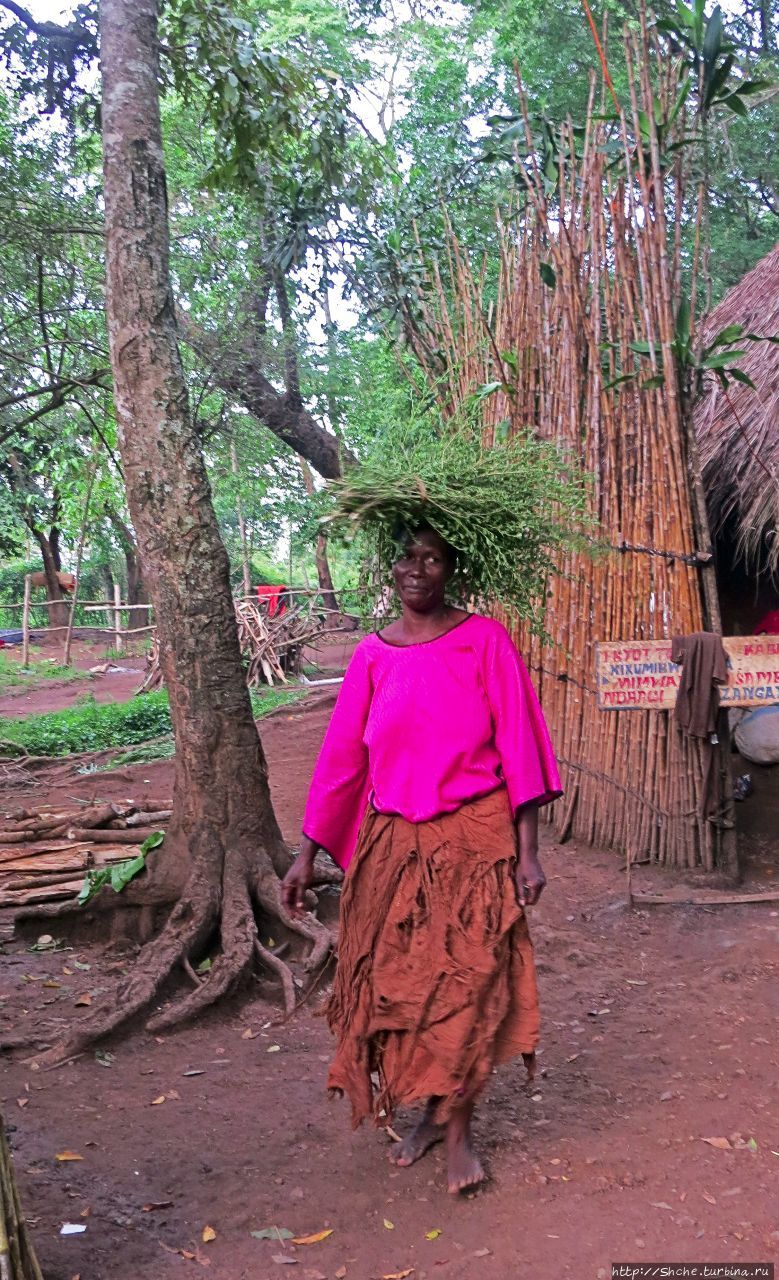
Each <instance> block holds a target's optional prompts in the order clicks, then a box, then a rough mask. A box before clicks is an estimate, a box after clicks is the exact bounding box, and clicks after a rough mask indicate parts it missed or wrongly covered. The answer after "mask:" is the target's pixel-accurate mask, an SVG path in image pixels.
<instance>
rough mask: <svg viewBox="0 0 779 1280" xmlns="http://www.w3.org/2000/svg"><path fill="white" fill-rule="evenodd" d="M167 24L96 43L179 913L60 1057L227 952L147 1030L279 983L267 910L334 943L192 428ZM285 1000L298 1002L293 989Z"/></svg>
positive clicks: (128, 419)
mask: <svg viewBox="0 0 779 1280" xmlns="http://www.w3.org/2000/svg"><path fill="white" fill-rule="evenodd" d="M157 11H158V4H157V0H102V4H101V22H100V27H101V64H102V71H103V116H102V121H103V153H104V176H105V225H106V268H107V295H106V304H107V318H108V337H109V347H110V352H111V366H112V370H113V378H114V396H115V402H116V414H117V420H118V426H119V441H120V448H121V453H122V462H123V466H124V473H125V483H126V486H127V501H128V505H129V508H130V514H131V517H132V521H133V525H134V528H135V531H136V534H137V538H138V545H139V549H140V553H141V559H142V563H143V568H144V576H145V578H146V583H147V586H148V588H149V592H150V594H151V598H152V601H153V602H154V606H155V610H156V617H157V629H158V635H159V641H160V657H161V662H162V668H163V672H164V676H165V682H166V685H167V688H168V693H169V695H170V709H171V719H172V721H173V731H174V735H175V741H176V756H175V781H174V796H173V816H172V818H171V823H170V826H169V828H168V834H167V836H166V840H165V844H164V846H163V849H162V851H161V854H160V856H159V857H155V861H154V867H153V869H152V871H151V872H150V873H149V876H148V882H147V884H146V886H145V892H146V896H147V898H148V899H149V900H154V899H155V898H156V900H157V901H159V900H163V901H164V900H165V899H167V900H168V901H171V900H175V906H174V907H173V909H172V911H171V913H170V916H169V917H168V921H167V923H166V925H165V927H164V929H163V931H162V933H161V934H160V936H159V937H158V938H156V939H154V940H153V941H151V942H150V943H148V944H147V945H146V947H144V949H143V951H142V952H141V955H140V957H139V959H138V962H137V963H136V964H135V965H134V966H133V970H132V973H131V974H130V976H129V978H127V979H126V980H125V981H124V982H123V983H122V984H121V985H120V987H119V989H118V990H117V992H116V993H115V995H114V997H113V1001H112V1002H111V1003H109V1005H108V1006H107V1007H105V1008H103V1009H101V1010H98V1011H97V1012H96V1013H95V1015H94V1016H93V1017H92V1018H91V1019H90V1021H89V1023H88V1025H87V1026H86V1027H85V1029H84V1031H83V1033H81V1034H78V1035H77V1037H75V1038H74V1039H72V1040H71V1041H69V1042H68V1043H67V1044H66V1045H64V1046H59V1047H58V1049H57V1050H56V1051H55V1054H56V1055H57V1056H59V1055H61V1054H62V1053H63V1052H66V1053H67V1054H71V1053H73V1052H74V1051H76V1052H77V1051H78V1050H79V1048H80V1047H82V1046H83V1045H84V1044H85V1043H89V1042H90V1041H92V1040H94V1039H95V1038H96V1037H97V1036H102V1035H105V1034H106V1033H107V1032H108V1031H110V1030H113V1029H114V1028H115V1027H116V1026H118V1025H119V1023H121V1022H123V1021H124V1020H125V1019H126V1018H128V1017H130V1016H131V1015H132V1014H134V1013H136V1012H137V1011H138V1010H139V1009H143V1008H144V1007H146V1006H148V1004H149V1003H150V1002H151V1001H153V1000H154V998H155V996H156V995H157V992H158V991H159V988H160V986H161V984H162V983H163V982H164V981H165V979H166V978H167V977H168V976H169V975H170V973H171V972H172V971H173V970H175V969H176V968H177V966H186V965H190V972H191V964H190V962H191V961H193V960H195V961H197V960H199V959H201V958H202V957H203V956H204V955H205V954H206V951H208V952H209V953H211V954H212V953H213V952H214V951H215V952H216V957H215V959H214V961H213V965H212V967H211V969H210V972H209V974H208V977H207V979H206V980H205V981H204V982H202V983H201V984H199V985H197V986H196V987H195V989H194V990H191V991H190V993H189V994H188V995H187V996H186V997H185V998H184V999H183V1000H181V1001H180V1002H178V1003H174V1005H173V1006H172V1007H171V1008H168V1009H167V1010H164V1011H163V1012H162V1013H161V1014H159V1013H158V1014H157V1015H156V1016H155V1017H154V1018H152V1020H151V1022H150V1023H149V1025H150V1026H153V1027H155V1028H157V1027H162V1026H169V1025H171V1024H172V1023H173V1022H175V1021H178V1020H179V1019H180V1018H182V1017H184V1016H191V1015H192V1014H194V1013H195V1012H197V1011H199V1010H200V1009H202V1008H203V1007H204V1006H205V1005H207V1004H209V1003H211V1002H212V1001H213V1000H214V999H216V998H217V997H218V996H220V995H221V994H223V993H224V992H226V991H228V990H229V989H230V988H231V987H233V986H234V985H235V984H236V982H237V981H238V980H239V979H241V978H242V977H243V976H244V975H245V974H246V973H247V971H248V970H249V969H250V967H251V966H252V964H253V962H254V960H255V959H256V958H259V959H260V961H261V962H264V963H265V964H266V965H269V966H270V967H272V968H273V969H274V970H275V971H276V972H277V973H279V971H280V970H283V969H284V968H285V966H284V965H283V962H281V961H280V960H278V958H277V957H275V956H273V955H272V954H271V953H269V952H268V951H267V950H266V949H264V948H263V947H262V946H261V944H260V942H259V939H258V933H257V926H256V922H255V915H254V908H255V907H257V908H259V909H260V910H262V911H265V912H266V913H269V914H273V915H275V916H276V917H279V916H280V917H281V918H282V919H283V920H284V923H285V924H286V925H287V927H288V928H292V929H294V930H295V931H296V932H298V933H302V934H303V936H304V937H307V938H309V939H310V940H311V941H313V942H314V948H313V951H312V954H311V956H310V957H309V963H317V964H318V963H319V962H320V960H321V959H322V958H323V957H324V956H325V955H326V954H327V950H328V947H329V942H330V937H329V934H328V933H327V931H326V930H325V929H324V928H323V926H322V925H320V924H318V923H317V922H316V921H314V920H313V919H312V918H307V919H306V920H305V921H303V922H302V923H301V922H299V921H292V920H291V919H290V918H289V917H287V916H286V914H285V913H284V911H283V907H282V905H281V898H280V882H279V879H278V875H277V873H276V871H277V869H278V868H281V867H283V866H284V865H286V862H287V852H286V850H285V847H284V845H283V842H282V838H281V834H280V832H279V828H278V825H277V823H276V818H275V815H274V813H273V808H272V805H271V801H270V793H269V789H268V773H267V767H266V763H265V757H264V755H263V751H262V746H261V744H260V739H259V736H258V734H257V730H256V727H255V724H254V720H253V718H252V711H251V703H250V700H249V693H248V690H247V688H246V682H245V678H244V672H243V667H242V664H241V657H240V651H239V647H238V636H237V629H236V622H235V610H234V608H233V601H232V597H231V592H230V576H229V564H228V558H227V553H226V551H225V548H224V545H223V543H222V540H221V538H220V535H219V530H218V527H217V523H216V518H215V515H214V510H213V506H212V503H211V494H210V490H209V486H208V480H207V478H206V472H205V467H204V464H203V459H202V456H201V453H200V448H199V444H198V439H197V435H196V433H195V431H194V429H193V424H192V420H191V417H190V412H189V405H188V400H187V389H186V383H185V379H184V373H183V369H182V365H181V360H180V356H179V349H178V344H177V336H176V323H175V315H174V307H173V298H172V294H171V288H170V279H169V272H168V250H169V245H168V220H167V201H166V190H165V170H164V162H163V151H162V136H161V127H160V113H159V89H158V86H159V66H158V37H157ZM144 879H146V877H144ZM143 891H144V887H143V886H142V887H141V892H142V893H143ZM130 900H132V898H131V899H130ZM280 976H282V975H280ZM285 994H286V996H287V1002H288V1004H289V1003H290V1001H291V999H293V998H294V994H293V987H292V982H291V978H290V977H289V976H288V975H287V977H286V981H285Z"/></svg>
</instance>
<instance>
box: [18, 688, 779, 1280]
mask: <svg viewBox="0 0 779 1280" xmlns="http://www.w3.org/2000/svg"><path fill="white" fill-rule="evenodd" d="M333 697H334V694H333V693H331V692H330V691H328V690H325V691H320V692H318V693H314V694H312V695H309V700H308V701H307V703H306V704H305V705H303V706H301V707H299V708H296V709H295V710H294V711H288V710H284V711H281V712H279V713H277V714H276V715H274V716H273V717H272V718H270V719H269V720H268V721H266V722H264V724H263V727H262V736H263V741H264V743H265V746H266V750H267V753H268V756H269V760H270V767H271V780H272V787H273V798H274V802H275V804H276V807H277V812H278V814H279V817H280V820H281V823H282V826H283V829H284V832H285V835H286V836H287V837H288V838H289V839H291V840H292V839H294V838H295V836H296V834H297V830H298V825H299V821H300V815H301V810H302V805H303V801H304V797H305V791H306V786H307V781H308V777H309V775H310V771H311V768H312V765H313V762H314V759H315V756H316V752H317V749H318V745H319V742H320V741H321V737H322V734H323V732H324V729H325V727H326V724H327V720H328V716H329V714H330V709H331V706H332V700H333ZM37 781H38V782H39V784H40V786H39V788H38V789H36V790H35V791H34V792H32V791H31V792H30V793H26V792H25V793H24V795H23V796H21V792H20V789H19V788H17V789H15V790H14V791H13V792H10V791H9V792H4V793H0V807H2V808H8V807H10V806H11V805H14V806H16V805H19V804H20V803H32V802H33V799H34V801H35V802H36V803H43V802H45V801H46V800H53V799H58V798H61V797H64V796H66V795H67V796H70V797H78V798H92V797H97V796H100V797H103V798H105V799H120V798H122V797H133V798H142V797H143V796H144V795H146V796H148V797H150V798H151V797H155V798H165V797H166V796H167V795H168V794H169V792H170V787H171V784H172V771H171V765H170V763H169V762H161V763H160V764H155V765H149V764H146V765H137V766H131V767H127V768H123V769H122V770H120V771H116V772H113V773H105V774H102V775H101V774H98V775H92V776H89V777H85V776H79V775H76V774H75V773H74V771H73V766H72V765H68V764H67V763H63V762H60V763H55V764H53V765H52V767H51V770H50V771H49V772H48V773H47V774H44V775H40V774H38V775H37ZM20 796H21V798H20ZM544 855H545V865H546V870H547V875H548V877H549V887H548V889H547V891H546V894H545V895H544V898H543V900H542V902H541V904H540V906H539V907H538V908H536V909H535V910H534V911H533V913H532V920H531V928H532V930H533V934H534V938H535V942H536V949H537V959H538V967H539V977H540V984H541V995H542V1002H543V1013H544V1037H543V1052H542V1055H541V1057H540V1064H541V1067H542V1073H541V1076H540V1078H537V1080H536V1084H535V1086H534V1087H533V1088H528V1087H527V1086H526V1085H525V1083H524V1079H523V1072H522V1070H521V1068H520V1067H519V1066H516V1065H513V1064H512V1065H509V1066H508V1067H505V1068H502V1069H501V1070H500V1071H499V1072H498V1073H497V1075H496V1076H495V1078H494V1082H493V1087H492V1088H491V1090H490V1093H489V1096H488V1098H487V1099H486V1100H485V1102H484V1104H483V1105H482V1107H481V1110H480V1114H479V1117H478V1125H477V1135H478V1139H479V1142H480V1145H481V1149H482V1151H483V1153H484V1154H485V1156H486V1160H487V1163H488V1166H489V1172H490V1175H491V1181H490V1182H489V1184H488V1185H487V1187H486V1188H485V1189H484V1190H482V1191H480V1192H478V1193H477V1194H474V1195H472V1196H467V1197H463V1198H462V1199H456V1200H455V1199H453V1198H452V1197H450V1196H448V1195H447V1193H446V1191H445V1184H444V1180H443V1165H442V1159H441V1154H440V1149H436V1150H435V1151H434V1152H432V1153H431V1154H430V1155H429V1156H428V1157H426V1159H425V1160H423V1161H421V1162H420V1163H419V1164H417V1165H415V1166H414V1167H413V1168H412V1169H408V1170H402V1171H401V1170H397V1169H395V1168H394V1167H393V1166H392V1165H391V1164H390V1163H389V1161H388V1160H387V1158H386V1155H387V1149H388V1147H389V1146H390V1145H391V1144H390V1140H389V1139H388V1137H387V1136H386V1134H384V1133H381V1132H376V1131H373V1130H370V1129H368V1128H365V1127H364V1128H363V1129H361V1130H359V1131H357V1132H352V1131H351V1130H350V1127H349V1118H348V1114H347V1107H346V1105H345V1104H344V1103H338V1102H336V1103H331V1102H330V1101H328V1099H327V1097H326V1095H325V1093H324V1089H323V1083H324V1075H325V1071H326V1063H327V1060H328V1052H329V1041H328V1033H327V1029H326V1026H325V1025H324V1021H323V1019H322V1018H320V1017H317V1016H316V1006H317V1002H318V1001H319V1000H320V995H319V993H318V994H317V996H316V997H315V998H314V999H313V1000H312V1001H310V1002H309V1004H307V1005H306V1006H305V1007H304V1008H303V1009H302V1011H301V1012H300V1013H299V1014H298V1015H296V1016H295V1017H294V1018H293V1019H292V1020H291V1021H290V1022H287V1023H281V1024H279V1023H278V1021H277V1019H278V1017H279V1011H278V1008H277V1007H276V1006H275V1005H274V1004H273V1003H270V1002H268V999H267V991H266V990H265V989H263V988H261V987H260V985H259V984H255V986H253V987H252V989H251V990H250V991H248V992H245V993H243V994H242V995H240V996H237V997H235V998H234V999H233V1000H231V1001H230V1002H229V1003H227V1004H225V1005H223V1006H222V1007H221V1008H220V1009H219V1010H218V1011H216V1012H213V1013H211V1014H209V1015H208V1016H206V1017H203V1018H201V1019H200V1020H199V1021H198V1022H197V1023H196V1024H195V1025H193V1026H189V1027H186V1028H183V1029H181V1030H179V1031H177V1032H174V1033H169V1034H167V1035H165V1036H161V1037H151V1036H149V1035H147V1034H146V1033H145V1032H143V1031H142V1030H141V1029H135V1031H134V1032H133V1033H132V1034H131V1035H128V1036H127V1037H126V1038H124V1039H121V1040H119V1041H118V1042H115V1043H112V1044H109V1045H107V1046H106V1050H107V1052H103V1053H98V1054H96V1055H91V1054H90V1055H89V1056H85V1057H82V1058H80V1059H78V1060H77V1061H75V1062H72V1063H70V1064H68V1065H65V1066H63V1067H60V1068H58V1069H56V1070H53V1071H45V1070H41V1069H36V1068H37V1063H36V1061H35V1059H34V1058H33V1059H29V1058H27V1059H26V1060H25V1059H24V1058H23V1056H20V1055H19V1054H18V1053H17V1054H15V1055H14V1056H13V1057H11V1058H9V1059H6V1060H5V1061H4V1064H3V1072H2V1086H1V1090H0V1091H1V1093H2V1110H3V1114H4V1117H5V1120H6V1122H7V1124H8V1126H9V1128H10V1131H11V1132H10V1140H11V1143H12V1147H13V1150H14V1154H15V1159H16V1165H17V1169H18V1174H19V1181H20V1185H21V1190H22V1194H23V1197H24V1201H25V1204H26V1207H27V1210H28V1214H29V1216H30V1218H31V1220H32V1223H33V1229H34V1236H35V1241H36V1245H37V1248H38V1251H39V1256H40V1260H41V1264H42V1267H43V1272H44V1275H45V1277H46V1280H73V1278H74V1277H77V1276H78V1277H80V1280H178V1277H187V1276H196V1275H201V1274H202V1275H204V1276H205V1277H207V1278H210V1280H244V1278H245V1280H283V1278H284V1277H287V1276H291V1277H292V1280H294V1278H295V1277H300V1280H341V1278H342V1277H344V1276H345V1277H347V1278H348V1280H373V1278H374V1277H376V1278H378V1277H384V1276H391V1275H400V1276H408V1277H409V1280H437V1277H439V1276H440V1277H441V1280H482V1277H485V1278H486V1280H519V1278H520V1277H523V1278H526V1280H589V1278H590V1277H592V1280H600V1278H602V1277H605V1276H607V1275H610V1274H611V1272H610V1263H611V1262H612V1261H619V1260H639V1261H644V1262H658V1261H682V1260H685V1261H708V1262H726V1261H728V1262H733V1261H736V1260H740V1261H751V1262H755V1261H768V1260H776V1259H777V1258H778V1257H779V1217H778V1215H777V1203H779V1197H778V1195H777V1187H778V1184H779V1178H778V1175H779V1070H777V1068H778V1067H779V1044H778V1041H777V1025H778V1019H777V1015H778V1014H779V983H777V960H778V959H779V946H778V944H779V910H777V909H774V906H773V905H772V904H765V905H751V906H734V907H724V908H723V907H720V908H650V909H645V910H638V911H636V910H633V911H629V910H628V909H627V908H626V906H625V903H624V887H623V882H624V874H623V872H622V871H621V869H620V867H619V864H618V862H617V860H616V859H615V858H614V856H613V855H608V854H605V853H602V852H599V851H597V850H592V849H588V848H582V847H578V846H576V845H575V844H567V845H565V846H564V847H560V846H559V845H557V844H556V843H555V842H554V840H553V839H552V838H551V837H550V835H549V834H548V833H546V835H545V837H544ZM760 855H761V858H762V866H763V871H764V872H767V871H771V870H774V869H775V865H776V858H777V851H776V846H775V845H774V846H773V847H771V846H769V845H766V844H765V843H763V844H761V846H760ZM772 858H773V860H774V862H773V864H771V860H772ZM642 876H643V881H642V887H650V886H651V887H655V888H656V887H658V886H659V885H660V884H666V883H667V882H668V877H666V876H662V875H661V874H660V873H659V872H656V871H653V872H649V871H647V870H644V871H642ZM777 905H779V904H777ZM40 932H41V933H43V932H44V928H43V927H41V929H40ZM55 933H56V931H55ZM57 936H59V935H57ZM79 939H80V940H79V941H78V943H77V944H73V949H63V950H60V951H57V952H34V951H30V950H29V949H28V945H27V943H23V942H21V941H19V940H16V941H11V942H6V954H5V955H3V956H2V957H1V958H0V966H2V968H1V970H0V972H1V973H2V979H1V984H2V989H1V990H0V996H1V997H2V1002H1V1003H0V1009H1V1010H2V1014H0V1016H2V1019H3V1024H4V1026H5V1027H13V1028H23V1027H25V1026H29V1027H34V1028H35V1030H36V1032H37V1033H39V1034H40V1035H41V1037H42V1039H43V1040H46V1041H52V1040H54V1039H55V1038H56V1037H57V1036H58V1035H59V1034H60V1033H61V1031H62V1028H63V1026H65V1025H67V1024H69V1023H71V1022H74V1021H76V1020H77V1019H78V1018H80V1017H83V1016H85V1014H86V1012H87V1009H86V1007H85V1006H84V1005H80V1004H79V1003H78V1002H79V1000H81V999H82V998H83V997H84V996H89V997H90V998H91V999H92V1000H94V1001H98V1000H99V999H100V997H101V996H102V995H103V993H105V992H106V990H108V989H109V987H110V985H111V983H112V982H113V981H114V980H115V978H116V976H117V974H118V973H120V972H121V971H122V970H124V969H126V968H127V967H128V966H129V965H131V964H132V960H133V956H132V953H128V952H125V953H121V952H118V951H117V950H115V949H114V950H111V949H108V948H107V947H105V945H104V944H102V943H101V942H99V941H98V939H97V937H95V938H93V939H89V937H88V934H87V935H84V934H81V935H79ZM66 941H67V940H66ZM67 946H68V947H70V946H71V944H70V943H67ZM322 994H324V993H322ZM406 1123H407V1118H406V1117H403V1116H401V1117H399V1118H398V1120H397V1128H398V1129H403V1128H404V1126H405V1124H406ZM712 1139H714V1140H716V1141H714V1142H712V1141H710V1140H712ZM707 1140H708V1141H707ZM68 1152H69V1153H72V1154H74V1155H76V1156H80V1157H82V1158H81V1159H78V1160H76V1159H69V1160H58V1159H57V1156H58V1154H59V1155H60V1156H61V1155H63V1153H68ZM66 1223H68V1224H73V1225H75V1226H77V1227H82V1228H86V1230H84V1231H80V1232H78V1233H75V1234H70V1235H62V1234H61V1232H62V1228H63V1225H64V1224H66ZM272 1226H276V1227H278V1228H280V1229H282V1230H287V1231H291V1232H292V1233H293V1234H294V1235H295V1236H306V1235H310V1234H316V1233H320V1232H324V1231H330V1232H331V1234H330V1235H328V1236H327V1237H326V1238H324V1239H322V1240H320V1241H319V1242H317V1243H312V1244H297V1245H295V1244H293V1243H291V1242H290V1241H289V1239H284V1240H283V1241H278V1240H276V1241H270V1240H267V1239H262V1238H256V1237H254V1236H252V1234H251V1233H252V1232H257V1231H263V1230H264V1229H266V1228H269V1227H272ZM206 1228H210V1229H212V1231H213V1233H215V1234H214V1237H213V1238H212V1239H207V1240H206V1241H205V1242H204V1239H203V1234H204V1231H205V1236H206V1237H209V1236H211V1230H205V1229H206Z"/></svg>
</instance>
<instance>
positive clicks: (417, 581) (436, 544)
mask: <svg viewBox="0 0 779 1280" xmlns="http://www.w3.org/2000/svg"><path fill="white" fill-rule="evenodd" d="M453 571H454V566H453V565H452V561H451V558H450V552H449V550H448V548H447V545H446V543H445V542H444V540H443V538H441V537H440V536H439V534H437V533H434V532H433V530H432V529H421V530H420V531H419V533H415V534H414V535H413V538H412V540H411V541H409V542H407V543H406V546H405V548H404V550H403V552H402V553H401V555H400V557H399V559H397V560H396V561H395V563H394V565H393V566H392V576H393V577H394V579H395V587H396V589H397V593H398V595H399V596H400V599H401V603H402V604H404V605H405V606H406V607H407V608H409V609H413V611H414V613H432V612H433V610H435V609H440V608H441V607H442V606H443V604H444V597H445V593H446V584H447V583H448V581H449V579H450V578H451V576H452V573H453Z"/></svg>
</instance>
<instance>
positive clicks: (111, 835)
mask: <svg viewBox="0 0 779 1280" xmlns="http://www.w3.org/2000/svg"><path fill="white" fill-rule="evenodd" d="M158 830H159V828H158V827H148V828H147V827H128V828H127V829H126V830H122V829H121V828H120V829H119V830H117V829H116V828H115V827H104V828H102V829H100V830H97V831H89V830H87V831H82V830H81V829H80V828H79V827H71V828H70V830H69V831H68V839H69V840H89V841H91V842H92V843H93V844H138V845H140V844H143V842H144V840H146V839H147V837H148V836H153V835H155V833H156V832H157V831H158ZM128 857H129V854H128Z"/></svg>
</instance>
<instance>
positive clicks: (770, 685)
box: [595, 636, 779, 711]
mask: <svg viewBox="0 0 779 1280" xmlns="http://www.w3.org/2000/svg"><path fill="white" fill-rule="evenodd" d="M722 643H723V645H724V648H725V652H726V654H727V656H728V683H727V684H726V685H723V686H722V688H721V689H720V700H721V702H722V704H723V706H736V707H764V706H766V705H769V704H770V703H779V636H724V637H723V640H722ZM595 670H596V680H597V686H598V706H599V707H602V708H603V709H605V710H609V711H619V710H622V711H626V710H642V711H667V710H670V709H671V708H672V707H673V706H674V704H675V702H676V691H677V689H678V688H679V683H680V681H681V678H682V668H681V666H677V664H676V663H675V662H671V641H670V640H645V641H632V640H626V641H622V642H617V643H614V642H611V641H607V642H604V643H602V644H596V646H595Z"/></svg>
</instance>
